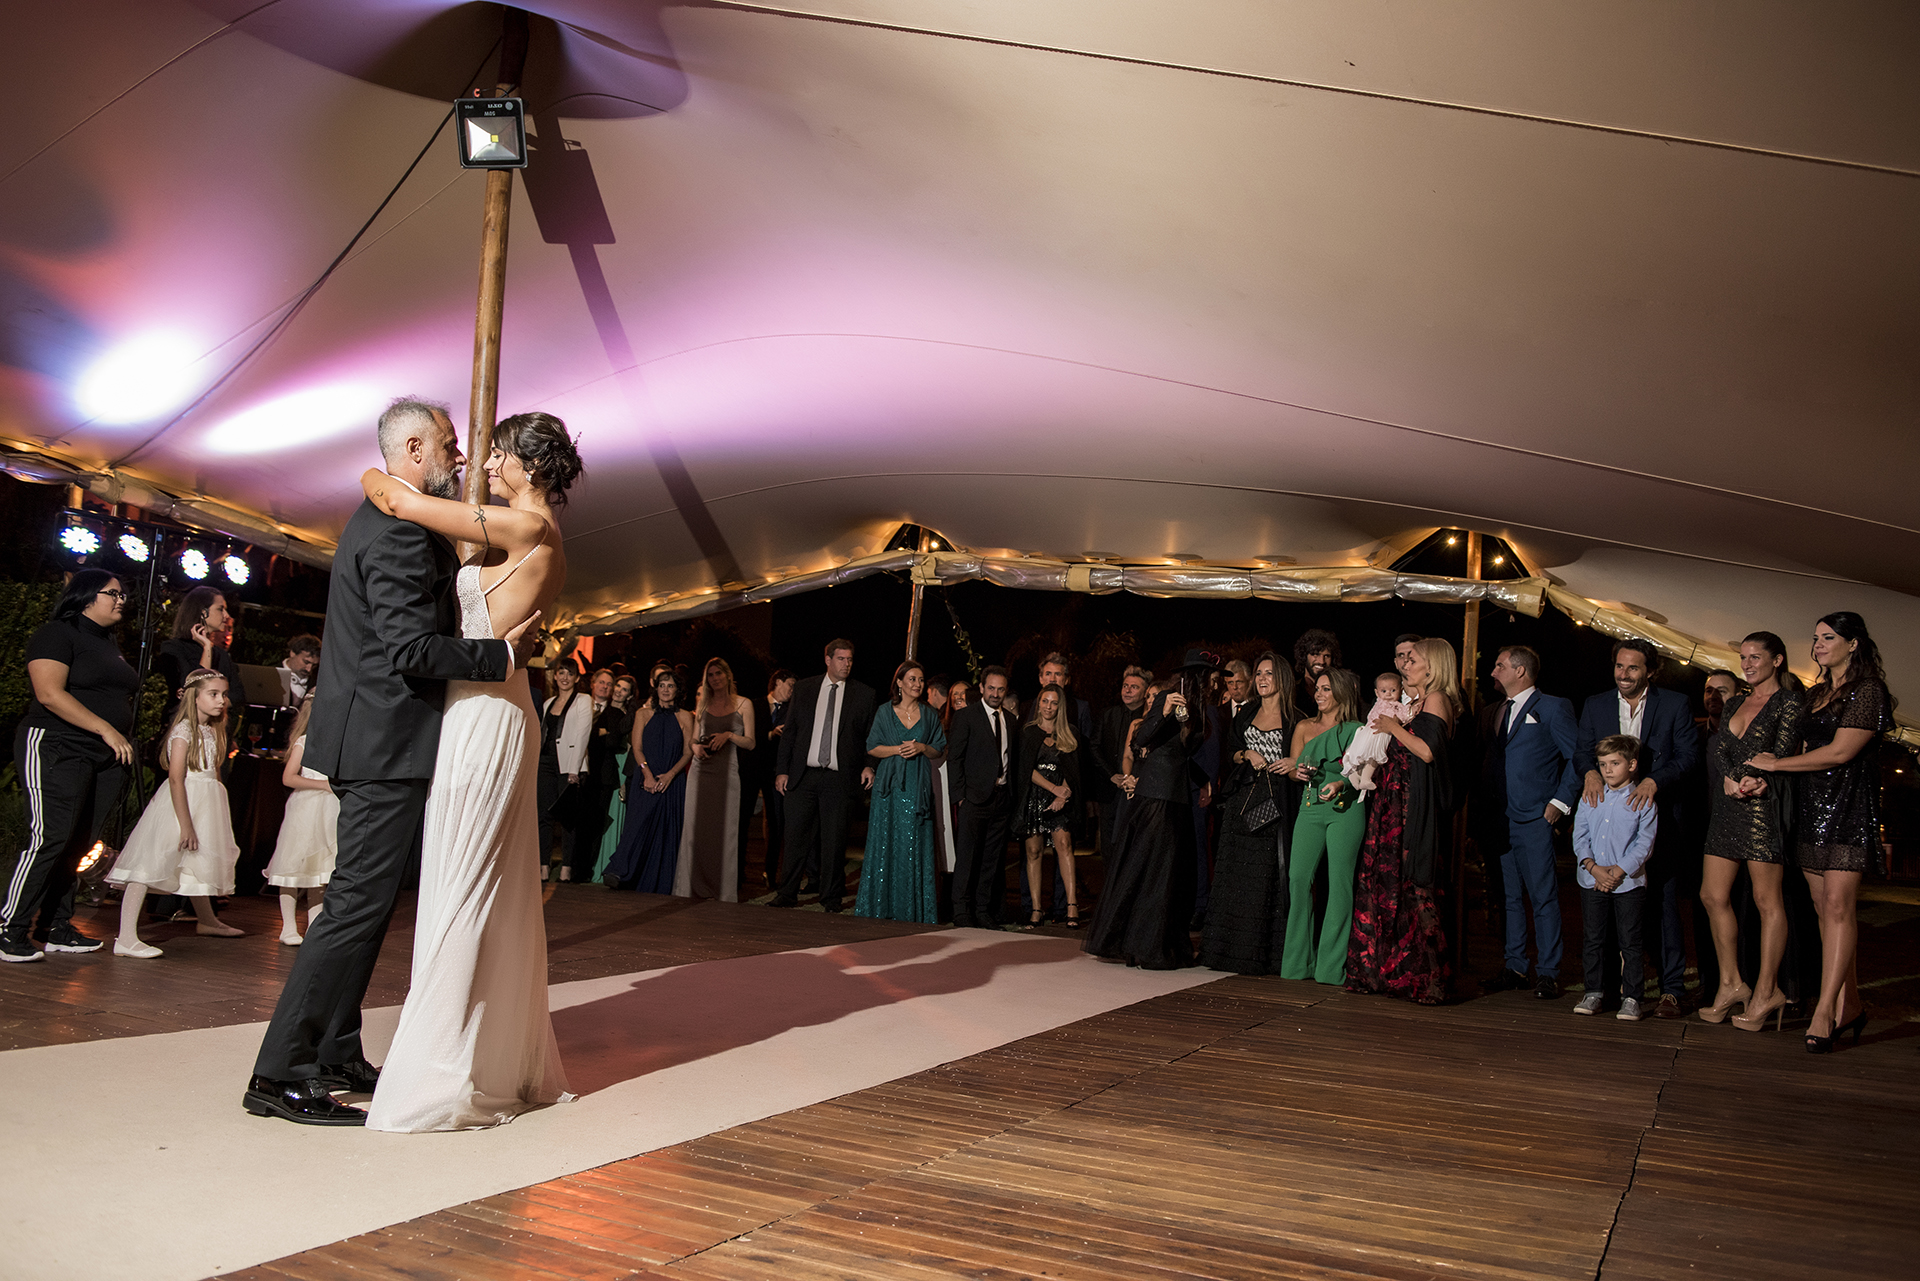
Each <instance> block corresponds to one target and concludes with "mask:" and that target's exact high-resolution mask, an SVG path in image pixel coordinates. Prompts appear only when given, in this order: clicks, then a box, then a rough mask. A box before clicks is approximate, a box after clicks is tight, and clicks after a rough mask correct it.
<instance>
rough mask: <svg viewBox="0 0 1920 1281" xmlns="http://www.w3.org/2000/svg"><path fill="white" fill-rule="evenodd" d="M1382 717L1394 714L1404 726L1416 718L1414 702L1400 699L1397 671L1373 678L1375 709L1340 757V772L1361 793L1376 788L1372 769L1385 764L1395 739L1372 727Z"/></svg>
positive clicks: (1368, 715)
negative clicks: (1389, 746)
mask: <svg viewBox="0 0 1920 1281" xmlns="http://www.w3.org/2000/svg"><path fill="white" fill-rule="evenodd" d="M1381 716H1391V717H1393V719H1395V720H1396V721H1399V722H1400V723H1401V724H1402V725H1405V724H1406V723H1407V722H1408V721H1410V720H1412V719H1413V705H1412V704H1410V703H1403V702H1401V701H1400V677H1399V676H1398V675H1397V674H1396V673H1394V672H1383V673H1381V674H1380V675H1378V676H1376V677H1374V678H1373V710H1372V711H1370V712H1368V713H1367V714H1366V716H1365V717H1364V718H1363V722H1362V724H1361V726H1360V731H1359V732H1358V733H1356V734H1355V735H1354V736H1353V741H1352V742H1351V743H1348V744H1347V750H1346V754H1345V755H1343V756H1341V758H1340V772H1341V773H1342V774H1345V775H1346V776H1347V781H1348V782H1349V783H1352V784H1353V785H1354V787H1355V788H1356V789H1357V790H1359V791H1362V792H1371V791H1372V790H1373V771H1374V769H1375V767H1377V766H1380V765H1384V764H1385V763H1386V760H1387V744H1388V743H1391V742H1392V741H1393V737H1392V736H1391V735H1389V734H1387V733H1385V732H1384V731H1382V730H1377V729H1374V728H1372V725H1373V723H1374V721H1376V720H1378V719H1379V718H1380V717H1381Z"/></svg>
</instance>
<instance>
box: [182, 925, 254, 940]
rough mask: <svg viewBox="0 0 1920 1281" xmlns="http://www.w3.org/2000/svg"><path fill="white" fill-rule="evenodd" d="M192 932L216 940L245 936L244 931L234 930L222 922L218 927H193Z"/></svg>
mask: <svg viewBox="0 0 1920 1281" xmlns="http://www.w3.org/2000/svg"><path fill="white" fill-rule="evenodd" d="M193 932H194V933H195V934H204V935H206V936H207V937H208V938H216V939H237V938H240V937H241V936H243V935H244V934H246V931H245V930H236V929H234V928H233V927H232V926H231V925H228V924H227V923H226V922H224V921H222V922H221V923H220V924H218V925H196V926H194V927H193Z"/></svg>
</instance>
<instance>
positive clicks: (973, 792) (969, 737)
mask: <svg viewBox="0 0 1920 1281" xmlns="http://www.w3.org/2000/svg"><path fill="white" fill-rule="evenodd" d="M1000 725H1001V727H1002V729H1003V730H1004V732H1005V733H1006V736H1007V773H1008V782H1009V783H1011V782H1012V781H1013V780H1012V774H1013V772H1014V771H1015V770H1017V769H1019V768H1020V727H1019V726H1018V725H1016V724H1015V723H1014V721H1013V718H1012V717H1011V716H1008V715H1007V712H1006V709H1005V708H1001V709H1000ZM999 777H1000V745H999V743H998V742H997V741H995V739H994V736H993V722H991V721H989V720H988V719H987V705H986V704H985V703H969V704H967V706H965V707H963V708H961V709H960V712H959V714H958V715H956V716H955V717H954V718H953V724H951V725H949V726H948V727H947V778H948V779H949V781H950V782H951V783H952V784H953V786H954V787H955V788H957V789H958V791H959V794H960V799H961V800H962V801H965V802H967V803H968V804H972V805H985V804H986V803H987V802H988V801H990V800H992V799H993V783H994V780H995V779H997V778H999Z"/></svg>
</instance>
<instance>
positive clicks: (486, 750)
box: [361, 413, 581, 1132]
mask: <svg viewBox="0 0 1920 1281" xmlns="http://www.w3.org/2000/svg"><path fill="white" fill-rule="evenodd" d="M580 471H581V466H580V455H579V454H578V453H577V452H576V451H575V449H574V447H573V442H572V441H571V440H569V439H568V437H567V429H566V424H564V423H562V422H561V421H560V420H559V419H558V418H555V417H553V416H552V415H551V414H543V413H529V414H515V415H514V416H513V417H511V418H508V419H506V420H505V421H503V422H502V423H501V424H500V425H499V426H498V427H495V428H494V431H493V452H492V453H491V454H490V455H488V457H487V462H486V472H487V489H488V492H490V493H491V494H492V495H493V496H494V497H495V498H500V499H505V500H506V504H507V505H506V506H505V507H496V506H485V507H480V506H475V505H473V504H471V503H460V502H454V501H451V500H449V499H444V498H430V497H428V496H427V495H425V494H421V493H419V492H418V491H416V490H414V489H413V488H412V487H411V486H409V485H407V484H405V483H404V482H400V481H396V480H395V479H394V478H393V477H391V476H389V475H387V473H385V472H382V471H369V472H367V473H366V474H365V475H364V476H362V477H361V487H362V488H363V489H365V490H366V493H367V497H368V498H369V499H371V500H372V502H373V503H374V505H375V506H377V507H378V508H380V510H381V511H384V512H386V513H387V514H388V515H391V516H395V517H398V518H399V519H401V520H405V521H411V522H413V523H414V524H417V525H422V526H425V527H426V528H427V529H430V530H432V531H434V532H435V533H437V534H441V535H443V536H445V537H447V538H450V539H454V540H457V541H464V542H467V543H471V544H476V545H478V546H479V547H480V548H481V549H482V550H481V554H480V555H479V556H478V557H477V558H475V559H474V560H472V561H470V562H469V563H468V564H467V565H466V566H464V567H463V568H462V569H461V570H460V572H459V576H458V578H457V579H456V580H455V581H456V587H457V591H458V595H459V600H460V622H461V627H460V631H461V635H462V636H464V637H467V638H469V639H473V638H482V639H484V638H487V637H494V636H502V635H505V634H506V633H507V632H508V631H509V630H511V629H512V628H513V626H514V625H515V624H516V623H518V622H520V621H521V620H522V619H524V618H526V617H528V616H529V615H531V614H532V613H533V612H534V611H535V610H539V611H542V612H545V611H547V610H548V609H550V608H551V607H552V605H553V601H554V598H555V597H556V596H558V595H559V594H560V589H561V587H562V586H564V585H565V583H566V579H567V558H566V552H565V551H564V550H563V549H562V547H561V544H560V531H559V528H558V526H557V525H556V523H555V521H554V515H553V509H554V508H555V507H556V506H559V505H562V504H564V503H565V502H566V491H567V488H568V486H570V485H572V484H573V482H574V480H575V479H577V478H578V477H579V475H580ZM539 747H540V727H539V721H538V718H536V717H535V715H534V711H533V700H532V697H531V695H530V694H529V692H528V688H527V682H526V680H525V679H524V677H521V676H510V677H509V678H508V679H507V681H506V682H505V683H504V684H479V683H473V682H466V681H451V682H449V683H448V685H447V700H446V711H445V714H444V717H443V719H442V722H441V730H440V751H439V755H438V756H437V757H436V758H435V761H434V773H433V785H432V790H431V791H430V792H429V793H428V797H427V814H426V826H425V830H424V834H423V836H422V840H421V865H420V903H419V908H418V915H417V921H416V924H415V932H414V941H413V983H412V986H411V988H410V989H409V990H408V992H407V1002H406V1005H405V1006H404V1007H403V1008H402V1009H401V1011H400V1027H399V1030H398V1031H397V1032H395V1033H394V1038H393V1047H392V1049H390V1050H389V1051H388V1053H387V1060H386V1062H385V1063H384V1064H383V1065H382V1066H381V1069H380V1083H379V1086H378V1087H377V1088H376V1089H375V1090H374V1093H373V1103H372V1105H371V1106H370V1107H369V1108H368V1109H367V1128H368V1129H370V1130H391V1131H401V1132H412V1131H420V1130H465V1129H477V1128H481V1127H484V1126H490V1125H499V1124H501V1123H502V1122H505V1121H510V1120H512V1119H513V1118H514V1117H515V1116H516V1115H518V1114H519V1113H521V1112H524V1111H526V1110H527V1109H528V1108H530V1107H534V1106H536V1105H538V1104H542V1103H557V1102H564V1101H566V1100H568V1099H571V1098H572V1097H573V1096H572V1095H570V1094H568V1093H567V1083H566V1077H565V1074H564V1072H563V1071H562V1069H561V1066H560V1053H559V1050H558V1048H557V1047H556V1046H555V1044H554V1039H553V1024H552V1022H551V1020H550V1019H549V1017H548V1011H547V931H546V922H545V920H544V918H543V916H542V902H541V893H540V865H539V852H540V851H539V809H538V803H537V801H536V799H535V790H536V776H537V772H538V768H539Z"/></svg>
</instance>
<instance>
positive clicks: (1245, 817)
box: [1240, 771, 1280, 832]
mask: <svg viewBox="0 0 1920 1281" xmlns="http://www.w3.org/2000/svg"><path fill="white" fill-rule="evenodd" d="M1260 782H1261V783H1264V784H1266V787H1265V789H1264V790H1262V789H1261V787H1260V786H1259V785H1257V784H1256V785H1255V786H1253V787H1249V788H1248V789H1247V795H1246V797H1245V799H1243V800H1242V801H1241V802H1240V821H1241V822H1243V823H1245V824H1246V825H1247V830H1248V831H1249V832H1260V831H1264V830H1266V829H1267V828H1269V827H1272V826H1273V825H1274V824H1275V823H1277V822H1279V821H1280V801H1279V799H1278V798H1276V797H1275V796H1274V794H1273V780H1272V779H1271V778H1270V777H1268V775H1267V774H1266V773H1265V771H1262V772H1261V774H1260Z"/></svg>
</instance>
